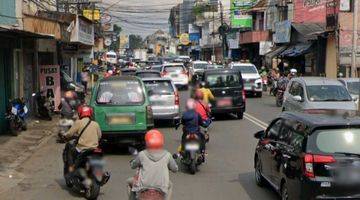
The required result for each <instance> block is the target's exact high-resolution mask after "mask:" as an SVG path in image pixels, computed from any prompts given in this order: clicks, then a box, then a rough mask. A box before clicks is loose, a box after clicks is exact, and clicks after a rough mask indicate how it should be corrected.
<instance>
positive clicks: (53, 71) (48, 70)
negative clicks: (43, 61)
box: [39, 65, 61, 111]
mask: <svg viewBox="0 0 360 200" xmlns="http://www.w3.org/2000/svg"><path fill="white" fill-rule="evenodd" d="M39 73H40V74H39V78H40V88H41V90H42V91H44V95H45V96H46V97H47V98H48V99H50V103H51V104H52V105H54V106H55V111H57V110H58V106H59V105H60V101H61V89H60V66H59V65H41V66H40V70H39Z"/></svg>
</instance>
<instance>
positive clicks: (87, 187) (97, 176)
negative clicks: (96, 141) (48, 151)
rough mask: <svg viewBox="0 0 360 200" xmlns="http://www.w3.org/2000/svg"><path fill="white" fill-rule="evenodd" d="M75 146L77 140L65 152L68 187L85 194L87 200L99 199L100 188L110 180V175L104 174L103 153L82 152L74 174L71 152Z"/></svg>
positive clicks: (96, 150) (92, 150)
mask: <svg viewBox="0 0 360 200" xmlns="http://www.w3.org/2000/svg"><path fill="white" fill-rule="evenodd" d="M74 145H75V140H71V141H70V142H68V143H67V144H66V146H65V149H64V151H63V161H64V178H65V182H66V186H67V187H69V188H71V189H72V190H73V191H75V192H78V193H81V194H83V195H84V197H85V198H86V199H89V200H94V199H97V197H98V196H99V193H100V187H101V186H103V185H105V184H106V183H107V182H108V181H109V179H110V174H109V173H108V172H104V165H105V162H104V160H103V152H102V150H101V149H99V148H97V149H91V150H85V151H82V152H81V153H80V155H79V156H78V157H77V158H76V161H75V170H74V172H69V159H70V158H69V153H70V152H69V151H71V149H72V148H74V147H73V146H74Z"/></svg>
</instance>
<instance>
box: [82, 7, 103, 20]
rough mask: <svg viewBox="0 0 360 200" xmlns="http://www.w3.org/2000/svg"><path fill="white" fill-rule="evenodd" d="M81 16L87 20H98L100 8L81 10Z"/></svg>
mask: <svg viewBox="0 0 360 200" xmlns="http://www.w3.org/2000/svg"><path fill="white" fill-rule="evenodd" d="M83 16H84V17H86V18H88V19H89V20H94V21H99V20H100V10H98V9H95V10H83Z"/></svg>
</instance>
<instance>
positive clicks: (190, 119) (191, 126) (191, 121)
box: [178, 99, 205, 158]
mask: <svg viewBox="0 0 360 200" xmlns="http://www.w3.org/2000/svg"><path fill="white" fill-rule="evenodd" d="M195 107H196V103H195V100H194V99H188V100H187V102H186V111H185V112H183V114H182V117H181V124H182V125H183V135H182V137H181V148H179V149H178V151H179V152H180V151H182V147H183V146H184V143H185V140H186V136H187V135H188V134H189V133H196V134H197V136H199V138H200V139H201V150H202V154H203V156H204V155H205V136H204V134H202V133H201V131H200V126H201V125H202V123H203V122H202V118H201V116H200V115H199V114H198V113H197V112H196V111H195ZM203 158H204V157H203Z"/></svg>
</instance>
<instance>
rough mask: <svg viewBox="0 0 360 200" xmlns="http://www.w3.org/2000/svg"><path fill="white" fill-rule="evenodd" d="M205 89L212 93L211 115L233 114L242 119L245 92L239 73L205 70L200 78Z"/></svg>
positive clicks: (228, 70) (234, 71)
mask: <svg viewBox="0 0 360 200" xmlns="http://www.w3.org/2000/svg"><path fill="white" fill-rule="evenodd" d="M202 81H203V82H205V85H206V87H207V88H209V89H210V90H211V92H212V93H213V95H214V97H215V100H214V101H211V112H212V113H213V114H220V113H234V114H236V116H237V117H238V119H242V118H243V115H244V112H245V101H246V98H245V92H244V84H243V80H242V77H241V73H240V72H239V71H236V70H231V69H214V70H205V72H204V73H203V76H202Z"/></svg>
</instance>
